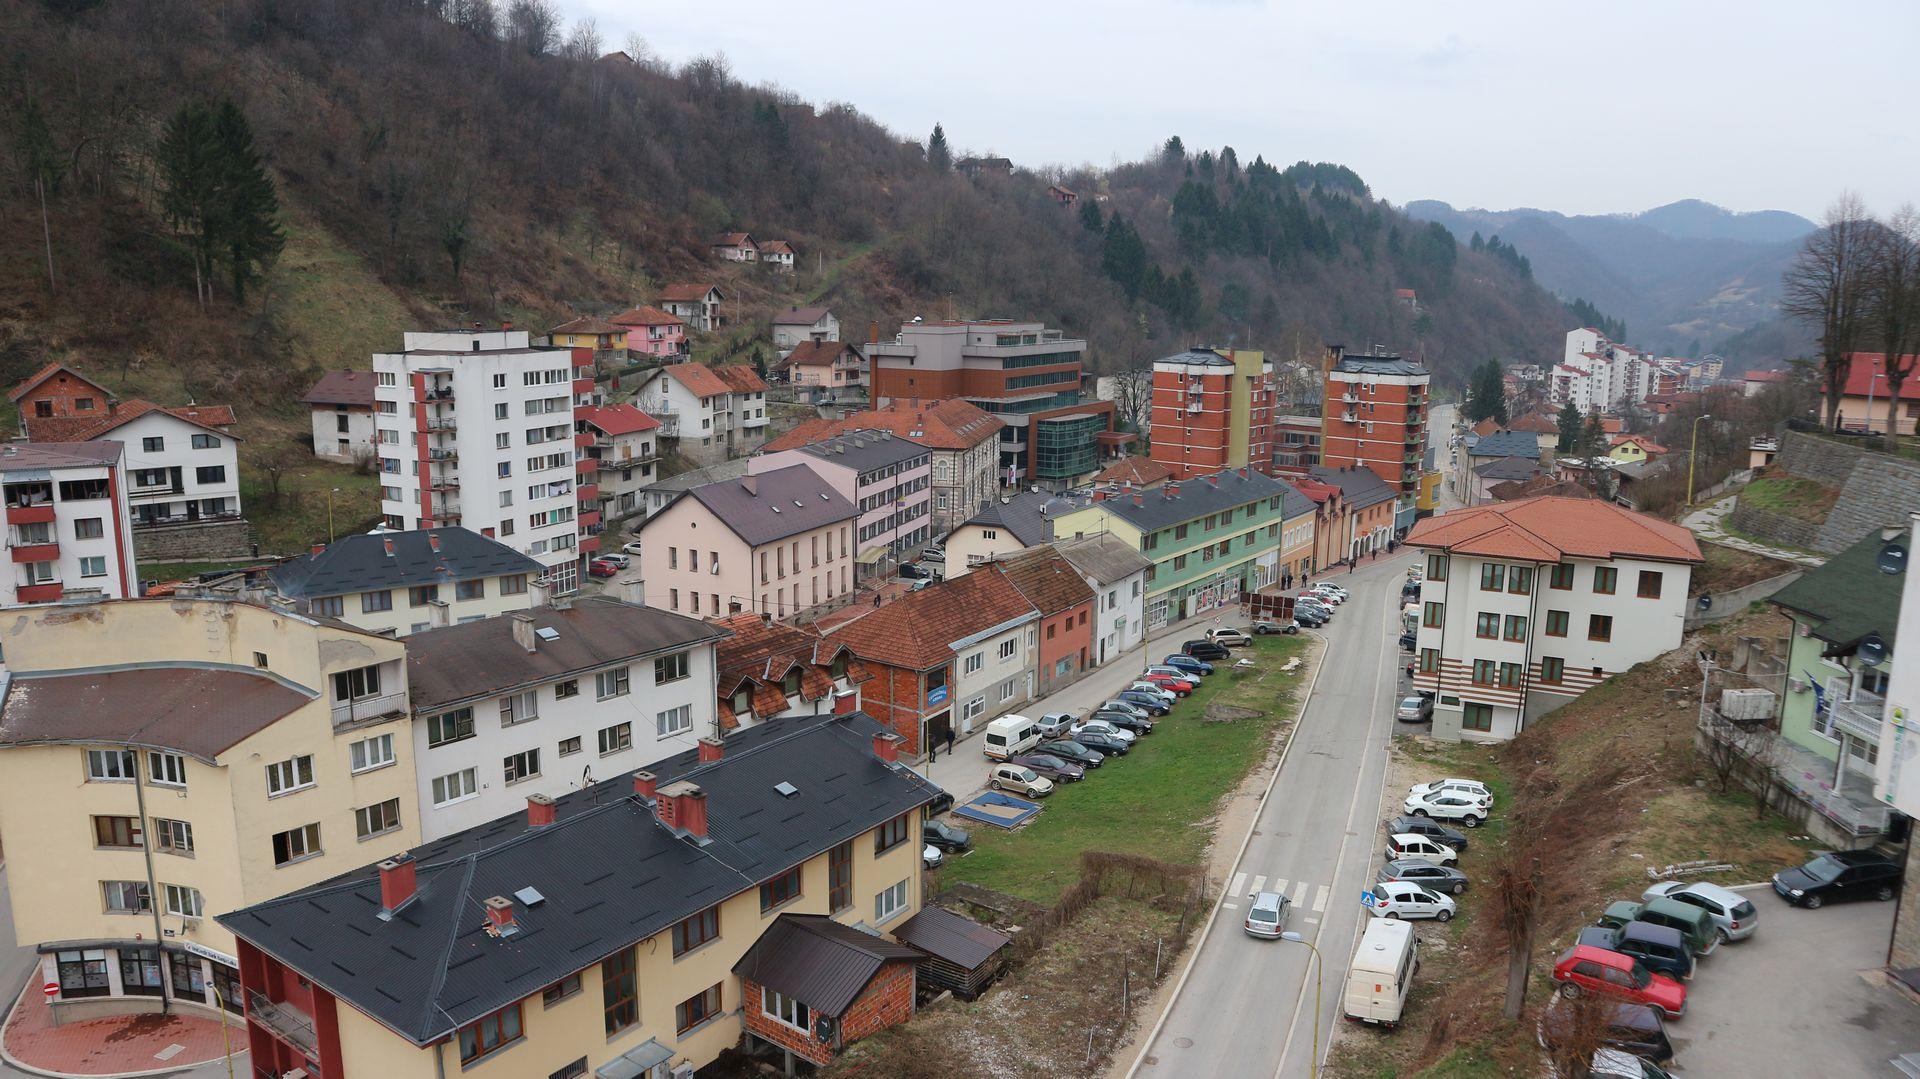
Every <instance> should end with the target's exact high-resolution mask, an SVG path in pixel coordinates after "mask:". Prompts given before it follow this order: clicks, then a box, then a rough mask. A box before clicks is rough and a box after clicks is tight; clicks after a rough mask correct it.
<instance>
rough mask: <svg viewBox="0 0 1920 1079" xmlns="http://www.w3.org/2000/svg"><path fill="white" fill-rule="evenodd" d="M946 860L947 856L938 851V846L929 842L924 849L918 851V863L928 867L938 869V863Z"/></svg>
mask: <svg viewBox="0 0 1920 1079" xmlns="http://www.w3.org/2000/svg"><path fill="white" fill-rule="evenodd" d="M946 860H947V856H946V855H944V854H941V853H940V848H939V847H936V846H934V845H933V844H931V843H929V844H927V847H926V849H925V850H923V851H921V852H920V864H921V865H924V866H926V867H927V868H928V869H938V868H940V863H942V862H944V861H946Z"/></svg>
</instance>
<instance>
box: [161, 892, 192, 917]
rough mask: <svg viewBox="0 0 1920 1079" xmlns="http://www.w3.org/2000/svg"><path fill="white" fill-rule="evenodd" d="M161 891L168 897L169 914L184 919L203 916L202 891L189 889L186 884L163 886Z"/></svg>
mask: <svg viewBox="0 0 1920 1079" xmlns="http://www.w3.org/2000/svg"><path fill="white" fill-rule="evenodd" d="M160 890H161V891H162V892H163V893H164V894H165V895H166V900H167V913H168V914H177V915H179V916H180V917H183V918H198V917H200V916H201V913H202V909H201V902H200V889H198V888H189V887H187V886H186V885H184V884H162V885H161V886H160Z"/></svg>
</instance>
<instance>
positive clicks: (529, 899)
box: [513, 884, 547, 909]
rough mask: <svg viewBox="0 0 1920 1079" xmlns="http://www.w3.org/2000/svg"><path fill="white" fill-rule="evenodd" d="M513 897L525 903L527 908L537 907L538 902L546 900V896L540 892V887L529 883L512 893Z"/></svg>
mask: <svg viewBox="0 0 1920 1079" xmlns="http://www.w3.org/2000/svg"><path fill="white" fill-rule="evenodd" d="M513 897H514V898H515V899H518V900H519V901H520V902H522V903H525V904H526V905H527V907H528V909H532V908H534V907H537V906H539V905H540V904H542V903H545V902H546V901H547V897H546V896H544V895H541V894H540V889H538V888H535V887H534V886H533V885H531V884H529V885H527V886H526V887H525V888H522V889H520V890H519V891H517V892H515V893H513Z"/></svg>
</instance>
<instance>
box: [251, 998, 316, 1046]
mask: <svg viewBox="0 0 1920 1079" xmlns="http://www.w3.org/2000/svg"><path fill="white" fill-rule="evenodd" d="M247 1018H249V1019H251V1020H253V1021H254V1022H256V1023H258V1024H260V1026H261V1027H262V1028H263V1029H265V1030H266V1031H267V1032H268V1033H270V1034H272V1035H273V1036H274V1037H276V1038H279V1039H280V1040H281V1041H283V1042H286V1043H287V1044H288V1045H291V1046H293V1047H294V1048H295V1049H298V1050H300V1051H301V1052H302V1053H305V1054H307V1055H308V1056H312V1055H313V1054H315V1053H317V1052H319V1051H320V1039H319V1037H318V1036H317V1035H316V1034H315V1033H314V1029H313V1019H312V1018H311V1017H310V1016H308V1015H307V1013H305V1012H303V1011H301V1010H300V1009H298V1008H296V1007H294V1006H293V1005H291V1004H288V1003H286V1002H284V1001H279V1002H276V1001H271V1000H268V999H267V998H266V997H265V996H263V995H262V994H261V993H260V992H259V991H258V990H254V989H249V990H247Z"/></svg>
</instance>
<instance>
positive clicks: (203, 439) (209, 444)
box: [193, 435, 220, 450]
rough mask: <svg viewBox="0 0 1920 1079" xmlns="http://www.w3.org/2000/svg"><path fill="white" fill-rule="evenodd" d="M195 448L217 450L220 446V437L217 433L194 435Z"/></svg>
mask: <svg viewBox="0 0 1920 1079" xmlns="http://www.w3.org/2000/svg"><path fill="white" fill-rule="evenodd" d="M193 448H194V449H196V450H217V449H219V448H220V439H219V437H218V436H215V435H194V436H193Z"/></svg>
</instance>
